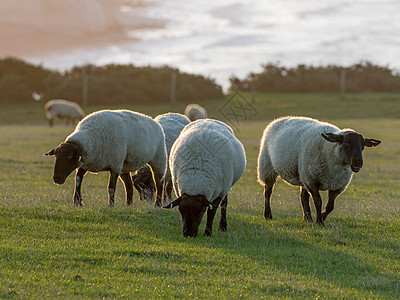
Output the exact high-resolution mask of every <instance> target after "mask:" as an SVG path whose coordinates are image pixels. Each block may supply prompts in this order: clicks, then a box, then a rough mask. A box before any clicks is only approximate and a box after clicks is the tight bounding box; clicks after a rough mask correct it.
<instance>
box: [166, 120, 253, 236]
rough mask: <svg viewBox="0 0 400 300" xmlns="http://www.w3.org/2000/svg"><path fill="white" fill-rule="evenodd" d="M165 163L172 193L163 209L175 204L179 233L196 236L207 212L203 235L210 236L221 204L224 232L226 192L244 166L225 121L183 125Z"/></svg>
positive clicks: (244, 159)
mask: <svg viewBox="0 0 400 300" xmlns="http://www.w3.org/2000/svg"><path fill="white" fill-rule="evenodd" d="M169 165H170V168H171V175H172V183H173V185H174V191H175V194H176V195H177V196H178V198H177V199H176V200H174V201H173V202H172V203H170V204H169V205H166V206H164V208H167V209H172V208H173V207H175V206H178V207H179V212H180V214H181V216H182V221H183V236H185V237H187V236H189V237H194V236H196V235H197V232H198V228H199V225H200V223H201V220H202V218H203V215H204V213H205V212H206V211H207V224H206V229H205V233H204V234H205V235H211V233H212V224H213V220H214V217H215V213H216V211H217V208H218V206H219V205H220V204H221V220H220V223H219V228H220V230H221V231H226V229H227V221H226V208H227V203H228V199H227V195H228V192H229V190H230V189H231V187H232V186H233V185H234V184H235V182H236V181H237V180H238V179H239V178H240V177H241V176H242V174H243V172H244V170H245V167H246V156H245V152H244V148H243V145H242V144H241V143H240V142H239V140H238V139H237V138H236V137H235V135H234V133H233V131H232V129H231V128H230V127H229V126H227V125H226V124H224V123H222V122H220V121H217V120H211V119H204V120H197V121H195V122H193V123H190V124H189V125H187V126H186V127H185V128H184V129H183V130H182V132H181V134H180V135H179V137H178V139H177V140H176V141H175V143H174V145H173V146H172V149H171V153H170V157H169Z"/></svg>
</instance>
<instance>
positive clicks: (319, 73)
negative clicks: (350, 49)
mask: <svg viewBox="0 0 400 300" xmlns="http://www.w3.org/2000/svg"><path fill="white" fill-rule="evenodd" d="M262 67H263V70H262V71H261V72H260V73H255V74H254V73H251V74H249V75H247V77H246V78H244V79H239V78H237V77H235V76H232V77H230V79H229V80H230V90H231V91H250V90H253V91H257V92H285V93H286V92H288V93H292V92H296V93H309V92H338V91H339V90H341V89H344V88H345V90H346V92H355V93H357V92H400V74H399V73H398V72H396V71H395V70H392V69H390V68H389V67H382V66H378V65H375V64H372V63H371V62H368V61H362V62H359V63H356V64H353V65H351V66H349V67H342V66H337V65H328V66H307V65H304V64H300V65H297V66H296V67H284V66H281V65H279V64H278V63H275V64H273V63H268V64H265V65H262Z"/></svg>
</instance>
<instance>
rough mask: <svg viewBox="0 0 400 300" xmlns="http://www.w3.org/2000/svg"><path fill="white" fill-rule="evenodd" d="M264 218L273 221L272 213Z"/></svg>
mask: <svg viewBox="0 0 400 300" xmlns="http://www.w3.org/2000/svg"><path fill="white" fill-rule="evenodd" d="M264 218H265V219H266V220H272V214H271V213H269V214H264Z"/></svg>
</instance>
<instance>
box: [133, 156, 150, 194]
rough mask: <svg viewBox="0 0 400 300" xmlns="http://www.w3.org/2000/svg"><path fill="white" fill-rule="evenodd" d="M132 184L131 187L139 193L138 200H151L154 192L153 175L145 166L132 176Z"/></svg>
mask: <svg viewBox="0 0 400 300" xmlns="http://www.w3.org/2000/svg"><path fill="white" fill-rule="evenodd" d="M132 182H133V186H134V187H135V188H136V190H137V191H138V192H139V196H140V200H150V199H153V195H154V191H155V187H154V180H153V174H152V171H151V169H150V167H149V166H148V165H147V164H146V165H144V166H142V167H141V168H140V169H139V170H137V171H136V173H135V174H133V175H132Z"/></svg>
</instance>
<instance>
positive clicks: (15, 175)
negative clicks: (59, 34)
mask: <svg viewBox="0 0 400 300" xmlns="http://www.w3.org/2000/svg"><path fill="white" fill-rule="evenodd" d="M238 97H239V98H238ZM243 99H245V100H243ZM246 99H250V95H248V94H242V95H237V96H236V97H233V98H232V99H230V101H228V98H227V99H223V100H218V101H208V102H205V103H204V106H205V107H206V108H207V109H208V111H209V112H210V115H211V116H212V117H215V118H218V119H221V120H223V121H226V122H228V123H229V124H230V125H231V126H233V127H234V128H235V132H236V135H237V136H238V137H239V139H240V140H241V141H242V142H243V144H244V146H245V149H246V154H247V160H248V164H247V169H246V171H245V173H244V175H243V177H242V178H241V179H240V180H239V181H238V183H237V184H236V185H235V186H234V187H233V189H232V191H231V193H230V197H229V203H228V231H227V232H219V231H218V230H215V231H214V234H213V236H212V237H204V236H202V235H200V236H199V237H197V238H184V237H183V236H182V228H181V222H180V215H179V212H178V211H177V210H173V211H169V210H161V209H156V208H153V207H152V205H151V204H149V203H146V202H142V201H140V200H139V198H138V195H137V193H135V198H134V201H133V205H132V206H131V207H126V206H125V204H124V191H123V185H122V183H118V185H117V194H116V205H115V207H114V208H108V207H107V188H106V186H107V182H108V174H107V173H99V174H97V175H93V174H88V175H86V176H85V180H84V183H83V187H82V194H83V200H84V202H85V206H84V207H83V208H80V207H74V206H73V204H72V193H73V185H74V178H73V176H72V175H71V176H70V177H69V178H68V179H67V181H66V182H65V184H64V185H61V186H56V185H54V184H53V183H52V173H53V166H54V159H53V158H46V157H43V156H42V154H43V153H45V152H47V151H48V150H50V149H51V148H53V147H54V146H56V145H58V144H59V143H60V142H62V141H63V140H64V139H65V137H66V136H67V135H68V134H69V133H70V132H71V131H72V130H73V128H72V127H69V128H67V127H65V126H64V125H63V124H62V122H59V123H57V126H55V127H54V128H49V127H47V125H46V124H47V123H46V120H45V117H44V112H43V108H42V106H43V104H42V103H33V104H30V105H24V106H7V107H5V106H4V107H2V109H0V124H1V125H0V153H1V155H0V298H16V299H17V298H18V299H19V298H35V299H36V298H42V297H45V298H55V297H58V298H64V299H74V298H131V299H134V298H143V299H149V298H150V299H159V298H169V299H170V298H177V299H205V298H212V299H237V298H243V299H265V298H267V299H269V298H285V299H288V298H290V299H294V298H295V299H298V298H300V299H301V298H305V299H327V298H333V299H335V298H336V299H399V298H400V290H399V284H400V272H399V270H400V200H399V199H400V95H399V94H356V95H348V96H347V97H346V98H345V99H340V98H339V97H338V96H337V95H329V94H307V95H295V94H293V95H288V94H286V95H285V94H282V95H281V94H271V95H269V94H268V95H265V94H259V95H257V97H256V100H255V102H254V103H252V104H251V105H249V102H246ZM238 104H242V105H245V107H246V108H248V110H246V112H247V113H246V114H239V113H238V114H237V115H236V116H235V114H231V112H232V111H233V112H235V111H236V112H237V110H236V109H237V107H238ZM246 105H247V106H246ZM184 106H185V105H184V104H181V105H177V106H176V107H169V106H166V105H163V106H159V107H153V106H140V107H136V106H132V107H128V108H130V109H133V110H138V111H141V112H144V113H148V114H150V115H152V116H155V115H157V114H159V113H162V112H167V111H178V112H182V111H183V109H184ZM99 108H100V107H94V106H93V107H87V108H84V109H85V111H86V112H90V111H94V110H97V109H99ZM232 109H233V110H232ZM239 112H240V110H239ZM241 112H243V111H241ZM282 115H304V116H310V117H317V118H321V119H323V120H325V121H331V122H334V123H335V124H337V125H338V126H339V127H350V128H353V129H355V130H357V131H359V132H361V133H363V134H364V136H366V137H370V138H377V139H381V140H382V141H383V143H382V145H380V146H379V147H377V148H374V149H366V150H365V151H364V167H363V169H362V170H361V171H360V173H358V174H356V175H355V176H354V178H353V181H352V183H351V184H350V186H349V187H348V189H347V191H345V192H344V193H343V194H342V195H341V196H339V198H338V200H337V202H336V206H335V210H334V211H333V213H332V214H331V215H329V217H328V218H327V220H326V221H325V225H326V226H325V227H321V226H317V225H315V224H310V223H305V222H303V221H302V210H301V205H300V201H299V189H298V188H297V187H292V186H289V185H287V184H285V183H284V182H282V181H279V182H278V184H277V186H276V188H275V191H274V194H273V196H272V202H271V205H272V213H273V216H274V219H273V220H271V221H266V220H265V219H263V217H262V210H263V198H262V187H261V186H260V185H258V183H257V182H256V160H257V154H258V147H259V139H260V137H261V134H262V131H263V129H264V127H265V125H266V124H267V123H268V122H269V121H270V120H272V119H273V118H276V117H279V116H282ZM323 198H324V204H325V202H326V195H325V194H324V195H323ZM311 208H312V212H313V218H314V220H315V210H314V207H313V205H311ZM218 219H219V214H218V213H217V216H216V220H215V221H214V227H215V228H217V227H218V226H217V225H218V224H217V221H218ZM204 227H205V225H204V220H203V224H202V226H201V228H200V232H203V231H204Z"/></svg>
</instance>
